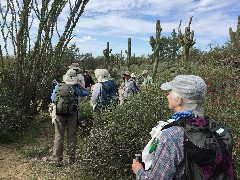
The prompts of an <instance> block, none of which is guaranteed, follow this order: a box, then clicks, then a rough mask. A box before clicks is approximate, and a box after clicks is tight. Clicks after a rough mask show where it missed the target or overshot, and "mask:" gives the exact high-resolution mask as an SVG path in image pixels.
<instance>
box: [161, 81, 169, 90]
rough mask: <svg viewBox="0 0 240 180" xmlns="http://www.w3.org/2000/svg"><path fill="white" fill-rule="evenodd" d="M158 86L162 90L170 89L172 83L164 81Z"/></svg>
mask: <svg viewBox="0 0 240 180" xmlns="http://www.w3.org/2000/svg"><path fill="white" fill-rule="evenodd" d="M160 88H161V89H162V90H164V91H170V90H172V84H171V82H166V83H163V84H162V85H161V86H160Z"/></svg>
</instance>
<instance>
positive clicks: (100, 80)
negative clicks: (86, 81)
mask: <svg viewBox="0 0 240 180" xmlns="http://www.w3.org/2000/svg"><path fill="white" fill-rule="evenodd" d="M95 77H96V79H97V83H96V84H95V85H94V88H93V92H92V97H91V105H92V107H93V110H94V111H95V112H97V113H100V112H101V110H104V109H106V108H107V107H108V106H109V105H110V104H111V102H113V103H115V104H116V103H118V87H117V84H116V82H115V81H114V80H112V79H111V78H110V74H109V72H108V70H107V69H96V70H95Z"/></svg>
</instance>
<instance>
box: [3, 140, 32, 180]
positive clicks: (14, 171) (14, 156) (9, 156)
mask: <svg viewBox="0 0 240 180" xmlns="http://www.w3.org/2000/svg"><path fill="white" fill-rule="evenodd" d="M29 173H30V171H29V164H28V163H27V162H24V161H23V159H21V157H20V156H19V155H18V153H17V152H16V150H15V149H14V148H13V147H11V146H9V145H0V179H9V180H10V179H27V178H26V177H29Z"/></svg>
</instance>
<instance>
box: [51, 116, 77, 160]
mask: <svg viewBox="0 0 240 180" xmlns="http://www.w3.org/2000/svg"><path fill="white" fill-rule="evenodd" d="M54 126H55V139H54V147H53V159H54V160H55V161H61V160H63V145H64V132H65V130H67V152H68V156H69V158H75V150H76V144H77V114H74V115H72V116H69V117H63V116H57V117H56V121H55V123H54Z"/></svg>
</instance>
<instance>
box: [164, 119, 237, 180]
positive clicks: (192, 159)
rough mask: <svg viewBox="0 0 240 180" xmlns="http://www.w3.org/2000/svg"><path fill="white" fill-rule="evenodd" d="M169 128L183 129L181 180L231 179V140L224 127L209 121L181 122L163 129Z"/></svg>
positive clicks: (175, 122)
mask: <svg viewBox="0 0 240 180" xmlns="http://www.w3.org/2000/svg"><path fill="white" fill-rule="evenodd" d="M172 126H180V127H183V129H184V161H185V172H184V175H183V177H182V178H181V179H184V180H205V179H207V180H230V179H233V177H234V175H233V174H234V171H233V159H232V157H231V154H232V148H233V138H232V135H231V133H230V132H229V131H228V130H227V128H226V127H224V126H220V125H217V124H216V123H214V122H213V121H210V120H209V119H206V120H205V119H200V118H196V119H192V118H181V119H179V120H178V121H174V122H172V123H169V124H167V125H166V126H164V127H163V129H167V128H169V127H172ZM163 129H162V130H163Z"/></svg>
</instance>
